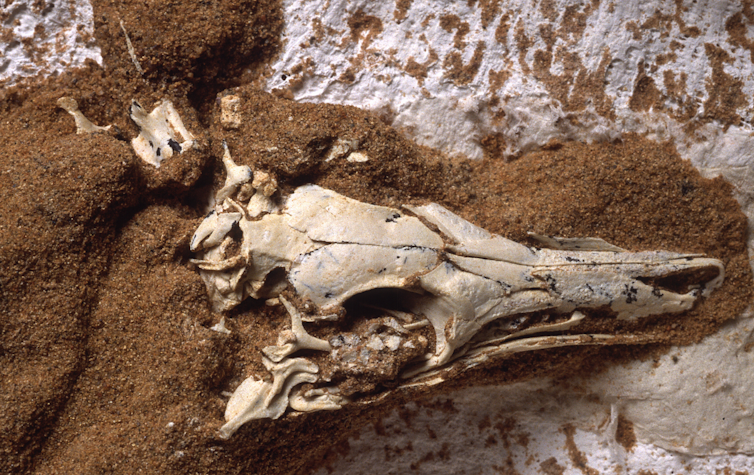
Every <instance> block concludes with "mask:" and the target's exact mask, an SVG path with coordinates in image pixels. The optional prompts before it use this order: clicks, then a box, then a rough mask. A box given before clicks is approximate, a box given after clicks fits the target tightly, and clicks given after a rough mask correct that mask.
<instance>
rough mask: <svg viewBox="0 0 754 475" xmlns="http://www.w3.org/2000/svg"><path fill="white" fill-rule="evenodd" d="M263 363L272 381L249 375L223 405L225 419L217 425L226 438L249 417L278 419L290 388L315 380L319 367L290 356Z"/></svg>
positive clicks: (250, 418) (286, 404) (287, 402)
mask: <svg viewBox="0 0 754 475" xmlns="http://www.w3.org/2000/svg"><path fill="white" fill-rule="evenodd" d="M262 362H263V363H264V365H265V367H266V368H267V370H268V371H269V372H270V374H271V375H272V381H271V382H270V381H264V380H258V379H255V378H254V377H250V378H247V379H246V380H244V381H243V382H242V383H241V385H240V386H238V388H236V390H235V391H234V392H233V395H232V396H231V397H230V400H229V401H228V405H227V406H226V407H225V420H226V421H227V422H226V423H225V425H223V426H222V427H221V428H220V436H221V437H223V438H225V439H227V438H228V437H230V436H231V435H233V433H234V432H235V431H237V430H238V428H239V427H241V426H242V425H243V424H245V423H246V422H248V421H250V420H252V419H264V418H269V419H277V418H278V417H280V416H282V415H283V413H284V412H285V410H286V409H287V408H288V404H289V400H288V397H289V393H290V392H291V389H293V388H294V387H295V386H298V385H299V384H301V383H313V382H316V381H317V379H318V378H317V372H319V368H317V365H315V364H314V363H312V362H310V361H308V360H306V359H304V358H290V359H287V360H286V361H284V362H282V363H273V362H271V361H269V360H268V359H266V358H263V359H262Z"/></svg>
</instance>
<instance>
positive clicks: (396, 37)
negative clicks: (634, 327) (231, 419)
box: [0, 0, 754, 474]
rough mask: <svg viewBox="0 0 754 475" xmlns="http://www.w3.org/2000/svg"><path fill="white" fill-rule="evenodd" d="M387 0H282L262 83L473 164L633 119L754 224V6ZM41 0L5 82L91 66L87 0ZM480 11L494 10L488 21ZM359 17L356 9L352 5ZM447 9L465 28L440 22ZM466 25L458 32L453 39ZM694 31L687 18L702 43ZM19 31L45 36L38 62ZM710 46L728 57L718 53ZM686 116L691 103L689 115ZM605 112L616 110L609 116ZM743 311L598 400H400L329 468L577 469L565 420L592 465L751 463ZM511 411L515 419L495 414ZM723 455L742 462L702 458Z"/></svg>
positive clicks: (545, 393) (594, 386)
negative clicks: (281, 40)
mask: <svg viewBox="0 0 754 475" xmlns="http://www.w3.org/2000/svg"><path fill="white" fill-rule="evenodd" d="M396 3H398V4H404V5H406V8H405V9H403V10H402V9H400V8H398V7H397V6H396V4H395V3H392V2H367V1H366V0H351V1H345V0H329V1H326V0H308V1H304V0H286V1H285V2H284V8H285V10H286V14H285V16H286V31H285V40H286V43H285V45H286V46H285V50H284V51H283V53H282V54H281V55H280V57H279V60H278V61H277V62H276V63H275V64H274V66H273V70H274V71H275V74H274V75H273V76H272V77H271V78H270V80H269V83H268V85H267V87H268V88H269V89H274V88H290V89H291V91H292V92H293V94H294V97H295V98H296V99H297V100H301V101H310V102H332V103H338V104H351V105H356V106H359V107H366V108H369V109H372V110H376V111H381V112H383V113H384V114H385V115H386V116H388V117H392V122H393V124H394V125H395V126H397V127H399V128H400V129H402V130H403V131H404V132H405V133H406V134H407V135H409V136H412V137H414V138H415V139H416V140H417V141H418V142H420V143H422V144H426V145H429V146H432V147H437V148H440V149H442V150H444V151H446V152H448V153H451V154H463V155H466V156H469V157H472V158H480V157H481V156H482V155H483V150H482V142H483V139H484V138H485V137H487V138H489V137H495V136H497V137H498V138H499V143H501V144H502V145H500V146H499V147H498V148H499V149H501V150H504V151H505V152H506V153H517V152H518V151H525V150H529V149H532V148H536V147H538V146H541V145H542V144H544V143H547V141H549V140H550V139H552V138H574V139H579V140H598V139H604V138H613V137H617V136H618V135H619V134H620V133H622V132H626V131H636V132H640V133H644V134H647V135H648V136H649V137H650V138H655V139H657V140H667V139H670V138H673V139H675V140H676V144H677V146H678V148H679V151H680V153H681V154H682V156H684V157H685V158H687V159H689V160H691V161H692V163H693V164H694V165H695V166H696V167H697V168H699V169H700V170H701V172H702V173H703V174H705V175H707V176H715V175H719V174H722V175H723V176H725V178H726V179H727V180H728V181H730V182H731V183H733V185H734V186H735V187H736V192H737V198H738V199H739V202H740V203H741V205H742V207H743V209H744V210H745V212H746V214H747V216H749V218H750V223H752V222H754V220H753V219H752V218H754V200H752V190H754V171H753V169H752V160H753V159H752V150H754V137H753V136H752V128H751V120H752V115H754V106H753V103H752V93H753V92H754V74H752V72H754V67H753V66H752V46H751V44H750V42H751V41H752V40H753V39H754V26H752V23H754V18H751V16H752V14H751V12H750V11H744V9H743V7H742V5H741V4H740V3H739V2H737V1H732V0H730V1H718V0H707V1H697V2H688V1H682V2H679V4H680V5H676V3H675V2H673V1H669V0H665V1H656V2H618V1H605V2H601V3H599V4H596V5H594V6H592V5H593V4H591V3H590V4H587V5H586V6H585V5H582V3H580V2H570V1H567V0H549V1H548V0H544V1H541V2H536V1H526V0H513V1H511V2H507V3H506V4H505V5H501V7H500V8H499V9H496V7H494V6H490V5H494V2H479V3H477V2H474V1H470V2H429V1H420V0H403V1H399V2H396ZM49 5H51V6H50V8H49V9H45V10H42V11H37V10H35V9H34V8H33V7H32V2H31V1H29V0H16V1H13V2H10V3H8V4H6V5H4V6H2V7H0V25H1V26H2V28H3V32H7V30H8V29H10V30H11V36H10V38H12V40H11V41H10V42H2V41H0V53H2V54H1V55H0V81H8V82H9V83H13V82H16V81H18V80H19V79H21V78H23V77H28V76H34V75H40V74H50V73H52V72H54V71H60V70H62V69H64V68H71V67H76V66H78V65H81V64H83V61H84V60H85V59H86V58H91V59H94V60H95V61H97V62H100V63H101V56H100V54H99V48H98V47H97V46H96V45H95V44H94V42H93V39H92V38H91V32H92V19H91V15H92V13H91V12H92V9H91V6H90V4H89V2H87V1H85V0H72V1H71V2H67V3H60V2H56V3H54V4H49ZM679 7H680V9H679ZM484 8H489V9H490V14H489V16H488V17H486V18H488V20H486V21H483V17H485V16H484V14H483V10H484ZM359 10H362V11H363V13H364V14H365V15H366V17H364V16H363V15H362V16H361V18H359V16H358V15H355V13H356V12H357V11H359ZM404 10H405V12H404ZM587 10H588V12H586V11H587ZM553 12H554V14H553ZM445 15H456V16H457V17H458V20H459V21H458V22H455V20H454V19H453V18H452V17H447V19H446V20H443V19H442V18H443V16H445ZM370 16H372V17H374V18H376V19H377V20H376V21H375V20H374V19H372V18H369V17H370ZM503 19H506V22H505V23H504V22H503ZM349 20H350V24H349ZM456 23H457V24H456ZM464 23H467V24H468V33H466V34H465V35H459V34H458V33H459V29H465V26H464V25H463V24H464ZM443 24H445V25H446V27H447V29H444V28H443V26H442V25H443ZM453 24H456V26H455V27H452V26H453ZM503 24H507V25H508V28H507V29H506V28H505V27H501V25H503ZM37 25H43V26H44V33H35V27H36V26H37ZM579 25H583V30H581V29H580V28H578V26H579ZM726 25H729V26H736V25H740V27H739V29H740V30H742V31H743V34H744V39H748V43H747V42H746V41H743V42H742V41H740V39H736V38H735V37H734V36H732V35H731V34H729V32H728V31H726ZM688 27H696V28H698V35H697V34H696V32H695V31H693V30H691V31H689V30H687V28H688ZM79 28H81V33H77V32H78V31H79ZM550 29H551V30H552V31H554V32H555V35H554V38H555V40H554V43H553V48H554V49H553V51H554V53H553V54H554V56H553V57H554V60H553V61H552V62H551V63H550V64H549V67H542V68H540V69H536V68H535V66H536V65H537V64H540V63H537V62H538V61H541V60H542V59H543V58H546V54H547V46H546V42H545V41H544V38H545V37H546V36H547V34H546V33H547V32H548V31H549V30H550ZM456 37H458V43H459V44H458V46H459V47H458V48H456V47H455V45H454V42H455V39H456ZM25 38H33V40H31V41H26V42H24V41H22V40H23V39H25ZM498 38H500V41H498ZM529 42H530V44H529V45H528V47H526V45H527V43H529ZM27 43H29V44H32V45H43V44H50V45H53V46H52V47H51V48H50V49H49V50H48V51H45V52H41V53H39V54H37V55H34V54H33V53H32V50H33V47H32V46H27ZM706 44H709V45H713V48H719V50H718V51H722V52H723V55H727V57H728V59H727V60H726V61H723V62H718V63H715V62H714V61H713V57H712V55H710V54H708V52H707V49H708V48H710V47H709V46H705V45H706ZM476 51H480V54H478V55H477V59H478V60H479V67H478V69H477V71H476V74H471V73H473V70H470V69H467V71H468V72H469V73H470V75H471V79H470V80H469V81H468V83H466V84H459V82H463V81H455V82H454V81H453V79H452V77H448V74H447V73H448V72H449V71H450V72H451V73H453V72H454V71H456V72H458V70H454V67H453V64H454V61H455V63H456V64H457V63H458V61H457V58H458V55H460V63H461V64H462V65H463V66H468V65H469V64H470V63H471V61H472V59H473V58H474V54H475V52H476ZM433 53H434V54H433ZM543 55H545V56H543ZM412 58H413V61H411V59H412ZM544 66H547V64H545V65H544ZM425 67H426V77H423V70H424V68H425ZM349 68H350V70H349ZM462 70H463V67H462V68H461V72H463V71H462ZM412 74H413V76H412ZM642 74H643V75H644V77H647V78H650V79H651V82H652V83H654V85H655V87H656V89H657V90H658V91H659V93H660V94H661V96H662V97H661V98H660V99H661V100H659V101H658V102H656V103H655V107H651V108H647V109H644V110H642V109H641V108H639V110H638V112H637V111H635V110H632V109H631V108H629V107H628V106H629V105H630V104H631V99H632V98H634V97H635V91H636V90H637V87H636V86H637V83H638V80H639V79H641V77H642V76H641V75H642ZM549 75H554V76H555V78H554V80H551V79H553V77H552V76H549ZM725 75H727V76H729V77H730V78H732V79H734V80H738V81H740V82H739V83H738V85H737V86H735V87H736V88H737V95H738V97H742V98H743V99H744V101H743V103H741V104H740V105H739V106H738V109H737V113H738V114H739V115H740V117H741V119H742V120H741V122H740V123H738V124H736V125H731V126H724V125H723V124H721V123H720V122H719V121H717V120H716V119H715V117H714V115H713V116H712V117H711V120H709V121H708V122H705V123H704V125H702V126H701V128H699V129H697V130H696V131H695V132H694V134H693V136H687V133H686V132H685V131H684V130H683V126H684V125H687V124H688V123H689V121H693V120H698V119H699V118H701V117H703V116H704V115H705V114H706V113H711V111H712V107H711V106H713V105H714V102H715V100H716V98H715V94H718V93H720V92H721V88H716V86H715V83H714V79H715V78H720V77H723V76H725ZM284 76H285V77H284ZM666 78H667V79H666ZM681 80H682V81H681ZM548 81H549V82H548ZM579 81H582V82H581V83H579ZM584 81H586V82H587V83H589V84H591V85H593V86H597V92H599V91H600V87H601V91H602V93H603V94H592V95H590V96H588V97H586V98H582V99H580V98H579V92H580V90H579V84H582V85H583V84H584ZM589 81H591V82H589ZM684 83H685V84H684ZM674 85H675V86H676V87H674ZM554 86H559V87H558V88H556V87H554ZM722 92H724V91H722ZM495 96H497V98H496V97H495ZM708 104H709V107H708ZM600 107H602V109H600ZM684 108H687V109H686V110H690V112H689V113H688V114H687V115H685V116H684V115H683V114H682V113H681V112H683V110H684ZM600 110H603V111H604V110H609V111H611V112H612V115H608V116H607V117H605V116H601V115H599V113H598V112H599V111H600ZM569 119H570V120H569ZM488 143H489V140H488ZM751 249H752V242H751V241H750V250H751ZM748 317H749V314H747V315H746V317H745V318H740V319H738V320H737V321H736V322H733V323H731V324H729V325H728V326H726V328H725V329H723V330H722V331H721V332H719V333H717V334H715V335H712V336H710V337H708V338H707V339H706V340H705V341H704V342H703V343H702V344H700V345H696V346H693V347H685V348H678V349H674V350H672V351H671V352H669V353H668V355H667V356H665V357H663V358H661V359H660V360H659V361H658V362H657V363H656V364H655V363H654V362H648V363H641V362H637V363H634V364H633V365H631V366H629V367H622V368H614V369H612V370H611V371H609V372H608V373H607V374H605V375H601V376H598V377H596V378H593V379H591V380H589V381H587V387H589V388H591V391H592V392H593V393H596V394H599V395H600V396H602V397H603V399H604V400H605V401H608V402H605V403H595V402H591V401H592V399H590V398H588V397H586V396H587V395H584V394H577V393H574V392H573V391H571V390H569V389H567V388H553V387H551V386H549V383H548V382H547V381H533V382H527V383H521V384H518V385H515V386H507V387H485V388H476V389H470V390H466V391H462V392H456V393H453V394H450V395H448V396H447V397H442V398H439V399H440V400H439V401H438V404H437V405H436V407H448V408H450V409H451V410H450V412H447V411H442V410H439V409H433V408H430V407H425V406H421V407H420V406H418V405H415V404H409V405H408V406H407V407H406V408H405V409H404V410H403V411H402V414H403V417H401V416H400V415H399V414H397V413H396V414H394V415H392V416H389V417H388V418H387V419H385V420H383V421H382V422H381V424H380V425H378V427H377V428H376V429H373V428H372V427H367V428H364V429H363V430H362V431H361V433H360V434H359V436H358V437H357V438H353V439H351V440H350V442H349V445H350V451H349V452H348V453H347V454H346V455H342V456H341V457H340V458H338V459H337V460H335V461H334V462H333V464H332V468H333V469H334V473H373V471H374V467H380V472H381V473H404V472H405V471H406V467H408V466H411V464H414V466H415V468H416V469H417V470H416V471H415V473H437V472H443V473H451V472H452V473H464V472H467V473H496V472H498V471H500V470H502V469H504V468H509V467H512V468H514V469H515V470H517V471H518V472H519V473H538V472H542V471H543V469H542V466H541V465H540V464H541V463H544V462H546V461H547V460H548V459H551V457H554V460H551V461H554V463H556V464H557V465H558V466H559V467H562V469H563V473H566V474H576V473H584V472H585V469H584V467H578V466H577V463H576V462H574V460H577V457H576V455H578V454H574V453H573V451H569V449H568V446H567V445H566V442H567V433H569V429H565V428H567V427H571V426H572V427H574V429H573V441H574V444H573V447H576V449H577V450H578V451H580V452H582V453H583V454H584V457H585V460H586V466H588V467H591V468H593V469H595V470H598V471H599V472H608V471H621V473H628V474H635V473H638V472H639V471H641V470H651V471H653V472H655V473H676V474H679V473H729V472H730V473H732V472H733V471H736V470H740V471H748V472H753V471H754V457H752V456H749V455H745V454H747V453H748V454H751V453H754V446H753V443H752V441H754V434H752V431H754V424H753V423H752V420H751V418H752V408H754V391H753V390H752V389H753V388H751V385H752V380H754V377H752V376H751V375H752V374H754V366H752V364H753V362H752V356H751V354H752V353H751V352H750V351H747V350H746V348H747V344H748V343H749V342H750V341H751V338H752V337H751V335H752V329H753V328H754V324H752V320H751V319H750V318H748ZM674 357H675V358H674ZM675 359H677V362H675ZM446 400H447V401H449V402H448V403H447V404H443V401H446ZM689 400H690V401H692V402H691V404H687V401H689ZM611 411H612V416H615V415H616V414H617V413H618V412H619V413H621V414H623V415H624V416H625V417H626V418H628V419H629V420H631V421H632V422H633V424H634V428H635V431H636V434H637V437H638V439H639V441H638V443H637V444H636V446H635V447H634V448H633V450H632V451H628V452H627V451H625V450H624V449H623V448H622V447H621V446H620V445H618V444H616V442H615V439H614V437H613V430H614V428H615V424H614V423H613V424H611ZM722 417H725V421H724V422H723V420H722ZM508 418H510V420H512V423H511V424H506V423H507V422H508V421H507V419H508ZM612 420H614V417H613V419H612ZM487 421H489V422H487ZM498 422H502V425H500V428H497V427H496V424H498ZM569 424H570V425H569ZM508 425H510V426H511V427H512V429H508V428H507V426H508ZM504 434H508V435H507V436H506V435H504ZM490 436H493V437H494V439H495V441H496V442H495V441H493V439H492V438H490ZM654 444H658V445H661V446H662V447H664V448H659V447H657V446H656V445H654ZM667 449H673V450H674V451H668V450H667ZM678 451H681V452H687V453H688V454H700V455H702V454H707V455H704V456H693V455H684V454H680V453H678ZM728 451H731V452H740V454H735V453H722V454H721V455H714V454H720V453H721V452H728ZM509 457H510V459H509ZM509 461H510V464H509V463H508V462H509ZM726 471H727V472H726ZM320 472H321V473H326V472H327V471H326V470H325V469H323V470H321V471H320ZM556 473H557V472H556Z"/></svg>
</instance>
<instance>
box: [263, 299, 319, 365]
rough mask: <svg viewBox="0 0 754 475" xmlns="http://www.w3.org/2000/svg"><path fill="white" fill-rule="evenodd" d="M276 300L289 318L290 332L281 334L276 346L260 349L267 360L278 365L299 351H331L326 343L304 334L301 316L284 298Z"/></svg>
mask: <svg viewBox="0 0 754 475" xmlns="http://www.w3.org/2000/svg"><path fill="white" fill-rule="evenodd" d="M278 299H280V302H282V304H283V305H284V306H285V309H286V310H287V311H288V313H289V314H290V316H291V331H290V332H287V333H286V332H283V333H281V334H280V336H279V337H278V342H277V345H276V346H268V347H265V348H264V349H262V352H263V353H264V354H265V355H267V357H268V358H269V359H271V360H272V361H274V362H275V363H279V362H280V361H282V360H283V358H285V357H286V356H288V355H291V354H293V353H295V352H297V351H299V350H318V351H330V350H331V349H332V348H331V347H330V343H328V342H327V341H325V340H321V339H319V338H315V337H313V336H311V335H310V334H308V333H307V332H306V329H304V325H303V323H302V322H301V314H300V313H299V311H298V310H296V308H295V307H294V306H293V305H291V303H290V302H288V300H287V299H286V298H285V297H283V296H282V295H281V296H279V297H278Z"/></svg>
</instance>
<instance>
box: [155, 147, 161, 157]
mask: <svg viewBox="0 0 754 475" xmlns="http://www.w3.org/2000/svg"><path fill="white" fill-rule="evenodd" d="M155 154H156V155H157V156H158V157H159V156H160V148H159V147H157V152H155Z"/></svg>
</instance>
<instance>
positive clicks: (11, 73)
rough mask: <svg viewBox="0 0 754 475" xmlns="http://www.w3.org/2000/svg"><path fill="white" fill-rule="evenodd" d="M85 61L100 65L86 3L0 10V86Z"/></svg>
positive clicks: (16, 4) (22, 4) (75, 0)
mask: <svg viewBox="0 0 754 475" xmlns="http://www.w3.org/2000/svg"><path fill="white" fill-rule="evenodd" d="M87 59H92V60H94V61H96V62H97V63H98V64H102V55H101V53H100V48H99V46H97V45H96V44H95V41H94V21H93V19H92V4H91V3H90V2H89V1H88V0H70V1H65V2H62V1H57V2H32V1H30V0H12V1H6V2H3V5H2V6H0V85H2V84H3V83H4V82H7V83H8V84H12V83H15V82H18V81H19V80H21V79H23V78H26V77H33V76H48V75H50V74H53V73H56V72H57V73H60V72H63V71H65V70H67V69H72V68H77V67H81V66H83V65H84V62H85V61H86V60H87Z"/></svg>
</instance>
